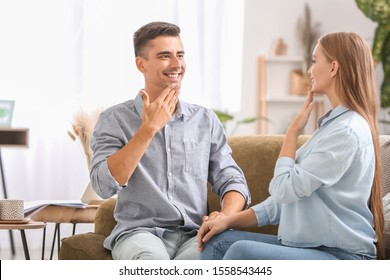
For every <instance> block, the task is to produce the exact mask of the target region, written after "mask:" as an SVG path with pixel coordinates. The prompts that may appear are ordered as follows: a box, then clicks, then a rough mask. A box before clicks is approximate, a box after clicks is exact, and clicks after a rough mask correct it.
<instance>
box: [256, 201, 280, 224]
mask: <svg viewBox="0 0 390 280" xmlns="http://www.w3.org/2000/svg"><path fill="white" fill-rule="evenodd" d="M251 208H252V210H253V211H254V212H255V215H256V218H257V224H258V226H268V225H276V224H278V223H279V220H280V210H281V205H280V204H278V203H277V202H276V201H275V200H274V199H273V198H272V196H270V197H268V198H267V199H266V200H264V201H263V202H261V203H259V204H256V205H254V206H252V207H251Z"/></svg>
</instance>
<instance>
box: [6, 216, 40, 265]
mask: <svg viewBox="0 0 390 280" xmlns="http://www.w3.org/2000/svg"><path fill="white" fill-rule="evenodd" d="M40 228H43V242H42V259H43V258H44V253H43V252H44V250H45V236H46V223H43V222H34V221H30V222H28V223H26V224H5V223H0V229H6V230H12V229H17V230H19V231H20V235H21V238H22V242H23V250H24V255H25V257H26V260H29V259H30V253H29V250H28V245H27V239H26V233H25V232H24V230H26V229H40Z"/></svg>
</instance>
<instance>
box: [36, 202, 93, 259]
mask: <svg viewBox="0 0 390 280" xmlns="http://www.w3.org/2000/svg"><path fill="white" fill-rule="evenodd" d="M98 207H99V205H88V206H87V207H86V208H75V207H68V206H57V205H49V206H47V207H45V208H43V209H42V210H41V211H39V212H38V213H37V214H35V215H34V216H32V220H34V221H39V222H45V223H55V228H54V235H53V242H52V247H51V253H50V259H53V252H54V247H55V243H56V240H57V254H58V255H59V252H60V246H61V244H60V243H61V233H60V225H61V224H62V223H70V224H73V232H72V234H73V235H74V234H75V233H76V225H77V224H80V223H94V222H95V214H96V211H97V209H98Z"/></svg>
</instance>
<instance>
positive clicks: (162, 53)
mask: <svg viewBox="0 0 390 280" xmlns="http://www.w3.org/2000/svg"><path fill="white" fill-rule="evenodd" d="M171 53H172V52H170V51H163V52H159V53H157V55H167V54H171ZM177 53H178V54H184V51H178V52H177Z"/></svg>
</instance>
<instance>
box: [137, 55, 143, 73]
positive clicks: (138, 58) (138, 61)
mask: <svg viewBox="0 0 390 280" xmlns="http://www.w3.org/2000/svg"><path fill="white" fill-rule="evenodd" d="M144 63H145V59H144V58H142V57H140V56H137V57H136V58H135V64H136V65H137V68H138V70H139V71H140V72H142V73H144V72H145V66H144Z"/></svg>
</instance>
